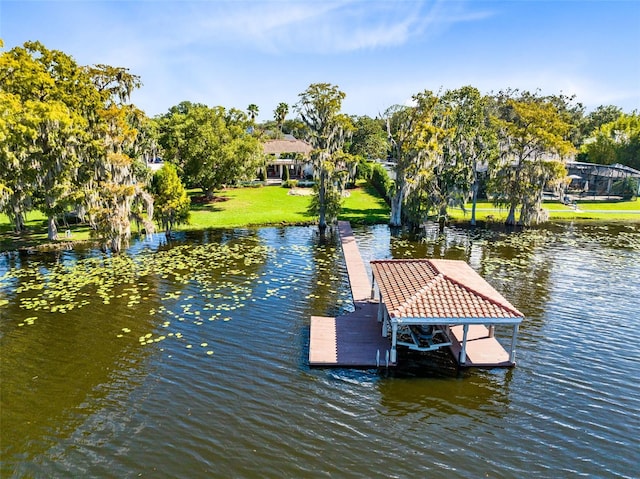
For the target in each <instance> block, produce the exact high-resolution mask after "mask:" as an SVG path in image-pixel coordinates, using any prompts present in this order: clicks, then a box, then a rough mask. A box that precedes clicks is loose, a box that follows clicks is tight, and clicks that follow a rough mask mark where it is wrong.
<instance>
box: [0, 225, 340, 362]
mask: <svg viewBox="0 0 640 479" xmlns="http://www.w3.org/2000/svg"><path fill="white" fill-rule="evenodd" d="M316 247H317V245H315V244H313V243H312V244H283V245H281V246H268V245H267V242H265V241H263V240H262V239H261V238H260V237H258V236H255V235H247V236H244V235H241V237H240V238H236V237H234V236H233V235H229V238H228V239H225V240H223V241H220V242H211V243H203V244H177V245H174V246H172V247H170V248H163V247H162V246H161V245H160V246H159V247H158V248H157V249H153V248H145V249H141V250H140V251H138V252H137V253H132V254H122V255H118V256H108V255H102V254H100V255H97V256H91V257H87V258H80V259H78V258H76V257H72V258H71V259H67V260H65V261H60V262H56V261H46V260H38V261H29V262H24V263H21V264H20V265H18V266H15V267H11V268H6V270H5V271H4V272H3V274H2V275H1V276H0V318H2V319H4V318H7V319H8V320H9V323H6V324H11V322H12V321H15V324H17V325H18V326H20V327H22V326H33V325H36V324H37V322H36V320H38V318H45V319H46V322H51V321H55V322H60V321H68V325H69V327H71V326H72V325H73V324H74V322H76V321H89V320H91V319H92V318H91V316H93V315H94V314H93V312H95V311H97V310H102V311H105V313H104V316H106V317H107V318H109V317H110V314H111V317H110V318H111V319H112V320H113V321H115V324H117V326H116V327H115V328H110V327H109V325H108V324H105V323H99V324H96V327H97V328H101V329H103V330H104V331H105V332H106V331H112V332H111V333H109V334H112V335H113V336H111V337H114V338H115V339H117V340H118V341H125V343H126V344H129V343H130V344H132V345H137V346H151V345H157V344H158V343H162V342H165V341H168V340H169V341H174V342H178V343H183V347H186V348H187V349H191V348H192V347H193V345H196V344H199V345H200V348H201V349H202V348H205V349H207V350H206V351H204V353H205V354H207V355H208V356H211V355H213V353H214V350H213V349H211V348H210V347H209V345H210V344H211V342H212V339H215V336H216V335H215V334H214V333H212V332H211V331H209V332H206V333H205V332H203V333H202V334H199V333H197V332H196V331H197V330H198V329H197V328H204V327H205V325H212V326H213V327H216V326H214V325H215V324H218V323H220V324H221V325H222V324H226V323H229V322H230V321H232V320H233V319H234V318H235V317H237V313H238V312H239V311H240V310H243V309H244V308H246V307H247V305H251V304H254V303H256V302H279V301H287V300H288V299H289V298H290V297H291V295H295V296H294V297H295V298H296V300H299V299H302V298H305V296H307V297H310V298H311V297H312V298H320V297H322V296H324V295H325V293H321V292H328V293H329V294H331V295H332V296H334V297H336V298H337V299H336V301H335V302H334V304H343V303H348V302H349V300H350V296H349V294H348V291H347V290H348V288H346V289H345V288H343V289H341V288H340V285H341V284H342V283H343V282H344V276H341V275H340V274H337V272H336V271H335V264H336V262H340V261H342V259H341V250H340V249H339V248H336V247H335V246H329V247H327V246H324V247H322V248H321V253H320V254H316V255H315V257H314V255H313V254H312V251H313V250H314V249H315V248H316ZM0 273H2V272H1V271H0ZM316 274H319V276H318V278H317V279H314V278H315V275H316ZM269 307H271V306H269ZM85 308H86V309H87V310H88V311H89V315H86V314H82V313H80V312H79V311H81V310H83V309H85ZM72 311H73V312H74V315H73V317H69V318H68V319H65V315H67V313H69V312H72ZM109 312H113V313H109ZM247 316H250V313H249V314H247V313H243V314H242V315H241V317H242V318H243V321H247V320H248V319H247ZM143 318H144V319H145V320H144V321H142V319H143ZM46 322H45V323H46ZM150 327H151V328H152V329H151V330H150V329H149V328H150ZM247 327H250V325H247ZM105 332H102V333H101V334H105ZM136 339H137V340H136ZM204 339H206V341H205V340H204ZM214 347H215V345H214Z"/></svg>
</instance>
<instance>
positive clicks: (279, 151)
mask: <svg viewBox="0 0 640 479" xmlns="http://www.w3.org/2000/svg"><path fill="white" fill-rule="evenodd" d="M311 150H313V147H312V146H311V145H310V144H309V143H307V142H305V141H302V140H298V139H297V138H295V137H294V136H293V135H284V137H283V138H281V139H277V140H268V141H266V142H265V143H264V153H265V155H266V156H267V175H266V176H267V178H266V179H267V181H268V182H278V181H280V180H281V179H282V173H283V170H284V168H288V169H289V178H291V179H298V180H301V179H305V178H306V177H308V176H310V175H312V174H313V169H312V168H311V165H310V164H309V155H310V153H311Z"/></svg>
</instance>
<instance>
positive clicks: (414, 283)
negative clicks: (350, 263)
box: [371, 259, 524, 319]
mask: <svg viewBox="0 0 640 479" xmlns="http://www.w3.org/2000/svg"><path fill="white" fill-rule="evenodd" d="M371 269H372V271H373V276H374V279H375V281H376V282H377V284H378V288H379V289H380V293H381V295H382V299H383V301H384V303H385V306H386V307H387V311H388V312H389V316H390V317H391V318H443V319H446V318H452V319H453V318H470V319H471V318H496V319H498V318H505V319H506V318H513V319H518V318H522V317H524V315H523V314H522V313H521V312H520V311H518V310H517V309H516V308H515V307H514V306H513V305H512V304H511V303H509V301H507V300H506V299H505V298H504V297H503V296H502V295H501V294H500V293H498V292H497V291H496V290H495V289H494V288H493V287H492V286H491V285H490V284H489V283H487V282H486V281H485V280H484V279H483V278H482V277H481V276H480V275H479V274H478V273H476V272H475V271H474V270H473V269H472V268H471V267H470V266H469V265H468V264H467V263H465V262H464V261H457V260H442V259H438V260H436V259H400V260H375V261H371Z"/></svg>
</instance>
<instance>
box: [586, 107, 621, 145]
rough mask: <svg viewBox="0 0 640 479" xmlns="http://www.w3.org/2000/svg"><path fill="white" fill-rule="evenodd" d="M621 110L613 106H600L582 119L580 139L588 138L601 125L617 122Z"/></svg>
mask: <svg viewBox="0 0 640 479" xmlns="http://www.w3.org/2000/svg"><path fill="white" fill-rule="evenodd" d="M620 115H622V109H621V108H619V107H617V106H614V105H600V106H599V107H598V108H596V109H595V110H593V111H592V112H590V113H589V114H588V115H586V116H585V117H584V118H583V119H582V123H581V125H580V130H581V132H582V138H583V139H586V138H590V137H592V136H593V135H594V134H595V132H596V131H597V130H598V129H599V128H600V127H601V126H603V125H605V124H607V123H611V122H613V121H615V120H617V119H618V118H619V117H620Z"/></svg>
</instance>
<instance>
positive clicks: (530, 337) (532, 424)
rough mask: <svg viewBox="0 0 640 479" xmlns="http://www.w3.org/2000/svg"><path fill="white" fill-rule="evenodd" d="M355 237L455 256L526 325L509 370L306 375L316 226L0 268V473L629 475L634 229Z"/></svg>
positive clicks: (337, 286) (324, 280) (314, 303)
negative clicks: (518, 313) (510, 305)
mask: <svg viewBox="0 0 640 479" xmlns="http://www.w3.org/2000/svg"><path fill="white" fill-rule="evenodd" d="M354 232H355V235H356V239H357V241H358V244H359V246H360V249H361V252H362V254H363V257H364V258H365V260H369V259H374V258H390V257H395V258H407V257H435V258H450V259H462V260H466V261H468V262H469V264H471V266H472V267H473V268H474V269H475V270H477V271H478V272H479V273H480V274H481V275H482V276H483V277H485V278H486V279H487V281H489V282H490V283H491V284H492V285H493V286H494V287H495V288H496V289H497V290H499V291H500V292H501V293H502V294H503V295H504V296H506V297H507V298H508V299H509V300H510V301H511V302H512V303H513V304H514V305H515V306H516V307H517V308H518V309H520V310H521V311H522V312H523V313H525V315H526V319H525V320H524V322H523V324H522V325H521V328H520V334H519V341H518V351H517V357H516V360H517V366H516V367H515V368H513V369H489V370H458V369H457V368H456V367H455V365H454V364H453V362H452V361H451V359H450V358H449V357H448V355H447V353H446V352H444V351H442V352H440V353H438V354H428V355H416V354H413V355H406V354H404V355H403V354H402V352H401V354H400V357H399V359H400V361H401V365H400V367H399V368H398V369H397V370H395V371H387V370H384V369H383V370H380V371H378V370H349V369H310V368H309V367H308V365H307V355H308V341H309V318H310V316H311V315H334V314H339V313H341V312H345V311H349V310H352V309H353V306H352V304H351V301H350V293H349V286H348V280H347V276H346V271H345V266H344V263H343V258H342V255H341V250H340V247H339V243H338V242H337V241H336V238H335V237H334V238H330V239H329V240H328V241H324V242H323V241H320V239H319V238H318V236H317V234H316V232H315V229H314V228H308V227H287V228H261V229H247V230H234V231H225V232H206V233H199V234H195V233H194V234H190V235H188V236H184V237H181V238H178V239H176V240H174V241H172V242H171V243H170V244H167V242H166V241H165V239H164V237H162V236H156V237H155V238H153V239H147V240H146V241H143V242H140V243H137V244H135V245H134V246H133V247H132V248H131V250H130V251H129V252H128V253H127V254H123V255H120V256H117V257H110V256H104V255H102V254H100V253H99V252H96V251H75V252H59V253H51V254H37V255H36V254H26V253H22V254H11V255H7V256H4V257H2V258H0V347H1V350H0V354H1V362H0V380H1V384H0V399H1V408H0V427H1V430H0V446H1V454H2V457H1V461H2V465H1V471H0V472H1V474H0V475H1V476H2V477H3V478H13V477H16V478H18V477H20V478H21V477H47V478H49V477H97V478H107V477H108V478H111V477H114V478H124V477H152V478H165V477H166V478H176V477H185V478H199V477H224V478H228V477H238V478H266V477H269V478H283V477H291V478H299V477H305V478H315V477H317V478H323V477H336V478H337V477H339V478H373V477H380V478H388V477H397V478H413V477H430V478H433V477H436V478H437V477H443V478H445V477H446V478H452V477H465V478H478V477H490V478H511V477H514V478H515V477H524V476H527V477H540V478H548V477H603V478H605V477H606V478H608V477H627V478H637V477H639V476H640V466H639V464H640V447H639V446H638V438H639V437H640V419H639V417H640V416H639V415H638V411H640V374H639V373H638V367H639V365H640V353H639V352H638V345H637V339H638V338H639V337H640V225H639V224H627V225H619V226H599V225H589V224H586V225H570V224H565V225H551V226H549V228H546V229H530V230H526V231H522V232H515V233H511V234H506V233H503V232H500V231H491V230H477V231H471V230H466V229H457V228H451V229H448V230H447V231H446V233H445V234H444V235H438V233H437V231H435V230H434V229H428V230H426V231H425V235H424V238H422V239H420V240H414V239H411V238H409V237H407V236H394V235H392V234H390V232H389V229H388V228H387V227H386V226H373V227H355V228H354ZM507 333H508V332H507Z"/></svg>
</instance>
